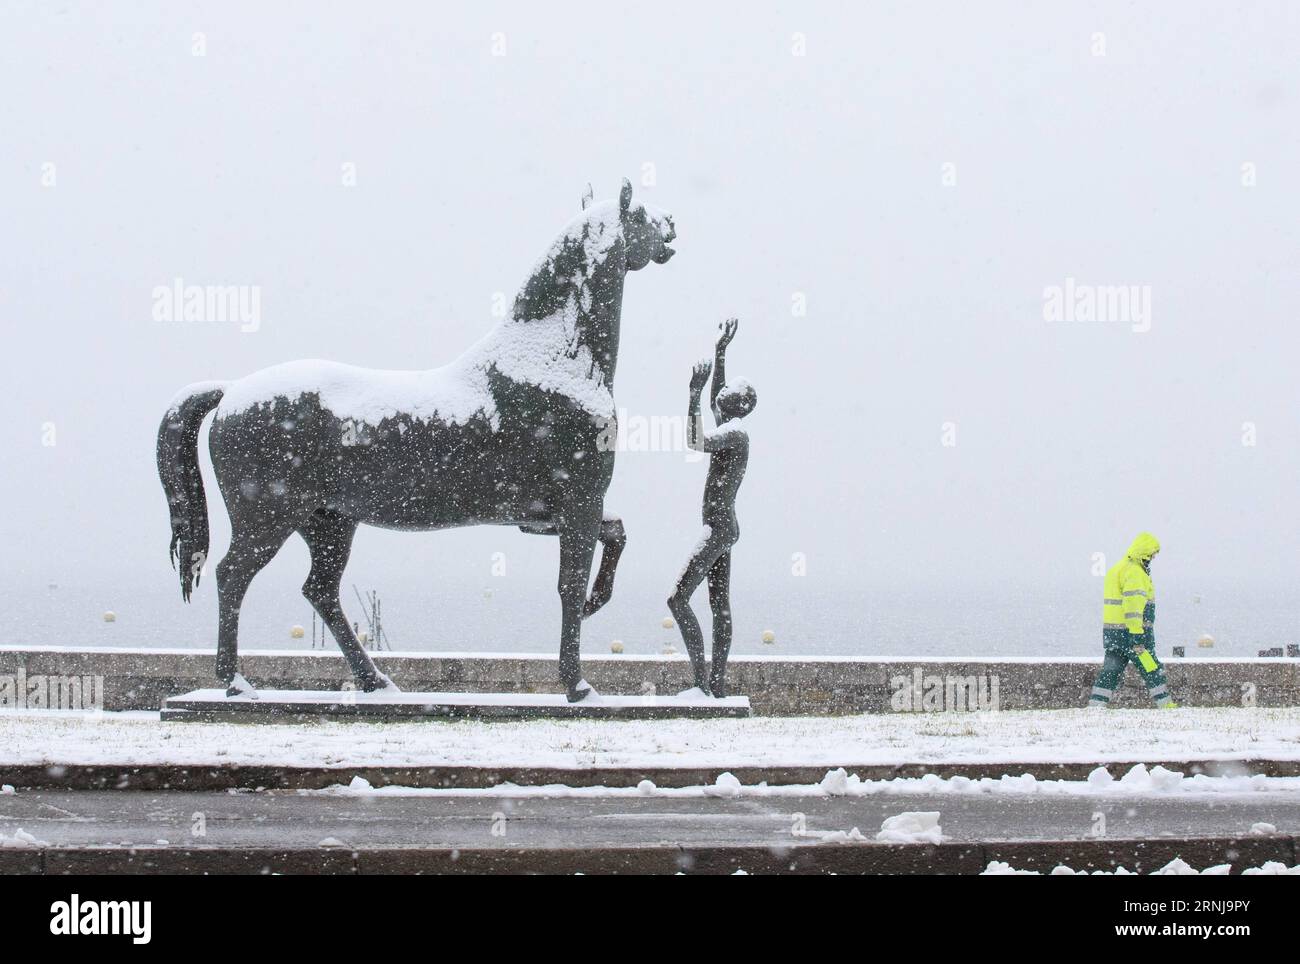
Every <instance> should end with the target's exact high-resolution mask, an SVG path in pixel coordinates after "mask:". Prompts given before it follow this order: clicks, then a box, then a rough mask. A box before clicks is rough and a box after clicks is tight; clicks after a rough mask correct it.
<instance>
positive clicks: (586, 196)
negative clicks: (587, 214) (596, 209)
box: [582, 181, 593, 211]
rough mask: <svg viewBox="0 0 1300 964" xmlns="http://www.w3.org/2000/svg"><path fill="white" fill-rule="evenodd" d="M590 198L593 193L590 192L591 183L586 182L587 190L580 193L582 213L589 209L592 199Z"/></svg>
mask: <svg viewBox="0 0 1300 964" xmlns="http://www.w3.org/2000/svg"><path fill="white" fill-rule="evenodd" d="M592 196H593V192H592V190H591V182H590V181H588V182H587V190H585V191H583V192H582V209H583V210H584V211H585V210H587V208H589V207H591V198H592Z"/></svg>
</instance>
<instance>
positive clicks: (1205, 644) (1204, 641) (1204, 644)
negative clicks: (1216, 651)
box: [1196, 633, 1214, 649]
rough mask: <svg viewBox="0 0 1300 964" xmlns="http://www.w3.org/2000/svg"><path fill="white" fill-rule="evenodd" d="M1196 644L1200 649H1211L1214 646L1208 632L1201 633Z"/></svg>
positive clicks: (1212, 638)
mask: <svg viewBox="0 0 1300 964" xmlns="http://www.w3.org/2000/svg"><path fill="white" fill-rule="evenodd" d="M1196 645H1197V646H1199V647H1201V649H1212V648H1213V647H1214V637H1213V636H1211V635H1210V634H1209V633H1201V638H1200V639H1198V640H1197V641H1196Z"/></svg>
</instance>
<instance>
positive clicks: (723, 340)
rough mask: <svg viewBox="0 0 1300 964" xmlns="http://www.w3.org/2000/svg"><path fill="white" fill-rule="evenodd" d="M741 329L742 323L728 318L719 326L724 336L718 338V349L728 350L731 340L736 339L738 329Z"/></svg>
mask: <svg viewBox="0 0 1300 964" xmlns="http://www.w3.org/2000/svg"><path fill="white" fill-rule="evenodd" d="M739 327H740V322H739V321H738V320H736V319H735V318H728V319H727V320H726V321H724V322H723V323H722V324H720V325H719V326H718V328H719V329H721V331H722V334H721V335H719V336H718V347H719V348H726V347H727V346H728V345H730V344H731V339H733V338H735V337H736V329H737V328H739Z"/></svg>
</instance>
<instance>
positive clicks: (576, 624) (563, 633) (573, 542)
mask: <svg viewBox="0 0 1300 964" xmlns="http://www.w3.org/2000/svg"><path fill="white" fill-rule="evenodd" d="M599 533H600V516H599V515H596V516H593V517H591V518H590V519H566V520H565V521H564V522H563V523H561V525H560V581H559V590H560V610H561V617H560V682H561V683H563V684H564V689H565V692H566V694H567V696H568V699H569V702H570V703H576V702H578V701H579V700H581V699H582V698H583V697H585V696H586V695H587V694H588V693H589V692H591V690H590V687H588V686H586V685H585V681H584V680H583V678H582V662H581V655H580V654H581V648H582V607H583V603H584V602H585V600H586V597H587V582H588V581H589V580H590V579H591V560H592V556H593V555H594V554H595V552H596V537H597V536H598V535H599Z"/></svg>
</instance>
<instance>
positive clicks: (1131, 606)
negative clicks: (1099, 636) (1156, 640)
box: [1101, 532, 1160, 636]
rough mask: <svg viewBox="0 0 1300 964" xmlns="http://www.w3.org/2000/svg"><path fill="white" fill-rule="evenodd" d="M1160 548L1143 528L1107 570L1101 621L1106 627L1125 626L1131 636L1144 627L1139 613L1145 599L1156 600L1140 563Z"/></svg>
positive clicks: (1143, 608)
mask: <svg viewBox="0 0 1300 964" xmlns="http://www.w3.org/2000/svg"><path fill="white" fill-rule="evenodd" d="M1159 551H1160V542H1159V541H1158V540H1157V539H1156V537H1155V536H1153V535H1152V534H1151V533H1149V532H1143V533H1142V534H1141V535H1139V536H1138V537H1137V538H1136V539H1134V540H1133V544H1132V545H1131V546H1129V547H1128V553H1127V555H1125V557H1124V558H1123V559H1121V560H1120V561H1119V562H1117V563H1115V565H1113V566H1111V567H1110V569H1109V570H1108V571H1107V573H1106V582H1105V586H1104V588H1103V589H1102V607H1101V622H1102V626H1103V627H1104V628H1106V629H1125V628H1127V629H1128V631H1129V635H1131V636H1140V635H1142V633H1143V632H1144V631H1145V627H1144V626H1143V625H1142V614H1143V612H1145V610H1146V606H1147V603H1153V602H1155V600H1156V587H1155V584H1154V583H1153V582H1152V581H1151V576H1150V575H1149V574H1148V573H1147V571H1146V570H1145V569H1143V568H1142V563H1143V562H1145V561H1146V560H1148V559H1150V558H1151V557H1152V556H1154V555H1155V554H1156V553H1157V552H1159Z"/></svg>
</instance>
